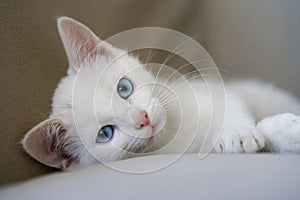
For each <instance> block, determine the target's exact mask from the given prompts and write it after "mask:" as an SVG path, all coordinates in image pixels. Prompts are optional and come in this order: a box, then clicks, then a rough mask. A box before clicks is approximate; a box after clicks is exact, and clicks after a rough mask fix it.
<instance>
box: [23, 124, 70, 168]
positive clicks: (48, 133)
mask: <svg viewBox="0 0 300 200" xmlns="http://www.w3.org/2000/svg"><path fill="white" fill-rule="evenodd" d="M64 134H66V129H65V127H64V125H63V123H62V122H61V121H60V120H59V119H48V120H46V121H44V122H42V123H41V124H39V125H37V126H36V127H34V128H33V129H32V130H30V131H29V132H28V133H27V134H26V136H25V138H24V140H23V146H24V149H25V150H26V152H27V153H28V154H29V155H31V156H32V157H33V158H35V159H36V160H38V161H40V162H41V163H44V164H46V165H48V166H52V167H56V168H67V167H68V166H70V165H71V164H72V163H75V162H74V161H75V160H74V159H72V158H70V157H69V156H67V155H66V154H65V152H63V148H62V147H63V145H64Z"/></svg>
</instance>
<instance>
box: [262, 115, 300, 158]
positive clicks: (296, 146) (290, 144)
mask: <svg viewBox="0 0 300 200" xmlns="http://www.w3.org/2000/svg"><path fill="white" fill-rule="evenodd" d="M257 128H258V129H259V130H260V131H261V133H262V134H263V135H264V137H265V138H266V143H267V146H268V148H270V150H271V151H274V152H280V153H288V152H290V153H300V117H299V116H297V115H295V114H292V113H284V114H279V115H275V116H272V117H268V118H265V119H263V120H262V121H261V122H260V123H258V125H257Z"/></svg>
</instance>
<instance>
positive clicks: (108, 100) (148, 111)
mask: <svg viewBox="0 0 300 200" xmlns="http://www.w3.org/2000/svg"><path fill="white" fill-rule="evenodd" d="M58 30H59V33H60V36H61V39H62V42H63V44H64V47H65V50H66V54H67V57H68V61H69V69H68V76H66V77H65V78H63V79H62V80H61V82H60V84H59V85H58V87H57V89H56V91H55V94H54V96H53V104H52V107H53V109H52V114H51V115H50V118H49V119H47V120H45V121H43V122H41V123H40V124H38V125H37V126H35V127H34V128H33V129H31V130H30V131H29V132H28V133H27V134H26V136H25V138H24V139H23V141H22V142H23V146H24V149H25V150H26V151H27V152H28V153H29V154H30V155H31V156H32V157H33V158H35V159H37V160H38V161H40V162H42V163H44V164H46V165H48V166H52V167H57V168H63V169H66V168H70V167H74V166H75V167H76V166H86V165H90V164H93V163H95V162H97V161H101V162H107V161H114V160H119V159H122V158H125V157H126V156H128V155H129V154H131V153H136V152H141V151H143V150H145V148H146V147H149V146H151V145H152V144H153V143H154V142H155V140H156V138H157V137H159V135H160V133H159V132H162V131H161V130H162V127H163V125H164V122H165V120H166V115H165V112H164V110H163V108H162V105H161V103H160V102H159V100H158V99H157V98H156V95H154V91H155V90H154V88H155V87H153V86H154V85H153V83H154V82H155V78H154V77H153V75H152V74H151V73H150V72H149V71H148V70H146V69H145V68H144V66H143V65H142V64H141V63H140V62H139V60H138V59H137V58H135V57H133V56H131V55H129V54H128V53H127V52H126V51H124V50H120V49H117V48H115V47H113V46H112V45H110V44H108V43H107V42H105V41H102V40H100V39H99V38H98V37H97V36H96V35H95V34H94V33H93V32H92V31H91V30H90V29H88V28H87V27H86V26H84V25H83V24H81V23H79V22H77V21H75V20H73V19H70V18H67V17H61V18H59V19H58ZM157 133H159V134H157Z"/></svg>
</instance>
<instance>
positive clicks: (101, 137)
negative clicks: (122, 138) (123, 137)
mask: <svg viewBox="0 0 300 200" xmlns="http://www.w3.org/2000/svg"><path fill="white" fill-rule="evenodd" d="M114 130H115V129H114V127H113V126H111V125H107V126H103V127H102V128H101V129H100V130H99V131H98V135H97V138H96V142H97V143H105V142H108V141H110V140H111V139H112V138H113V135H114Z"/></svg>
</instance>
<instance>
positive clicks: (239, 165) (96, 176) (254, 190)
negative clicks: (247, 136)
mask: <svg viewBox="0 0 300 200" xmlns="http://www.w3.org/2000/svg"><path fill="white" fill-rule="evenodd" d="M174 157H176V155H165V156H164V155H159V156H149V157H143V158H134V159H130V160H123V161H119V162H115V163H114V164H113V165H114V167H121V168H122V166H123V167H126V169H136V168H140V169H141V168H148V167H149V166H153V165H155V164H156V165H159V163H163V162H164V161H165V160H168V159H172V158H174ZM232 163H235V167H233V166H232ZM299 165H300V159H299V156H291V155H265V154H261V155H210V156H208V157H207V158H205V159H203V160H199V159H198V158H197V155H195V154H192V155H184V156H183V157H182V158H180V159H179V160H178V161H177V162H175V163H174V164H173V165H171V166H169V167H167V168H165V169H162V170H159V171H156V172H154V173H145V174H128V173H124V172H117V171H115V170H112V169H109V168H107V167H104V166H101V165H96V166H93V167H90V168H85V169H83V170H79V171H77V172H74V173H73V172H72V173H71V172H70V173H56V174H54V175H50V176H49V175H48V176H45V177H42V178H39V179H35V180H32V181H30V182H27V183H25V184H21V185H17V186H11V187H9V188H4V189H3V190H0V198H1V199H14V200H17V199H31V200H34V199H41V197H42V199H45V200H47V199H49V200H50V199H53V198H54V196H55V197H59V198H61V199H141V198H142V199H197V200H198V199H211V200H215V199H231V200H235V199H237V200H238V199H245V200H246V199H247V200H248V199H249V200H253V199H272V200H274V199H285V198H288V199H289V200H294V199H295V200H296V199H299V195H300V190H299V180H300V174H299ZM123 169H124V168H123ZM49 191H55V194H54V196H53V195H52V194H50V193H49Z"/></svg>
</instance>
